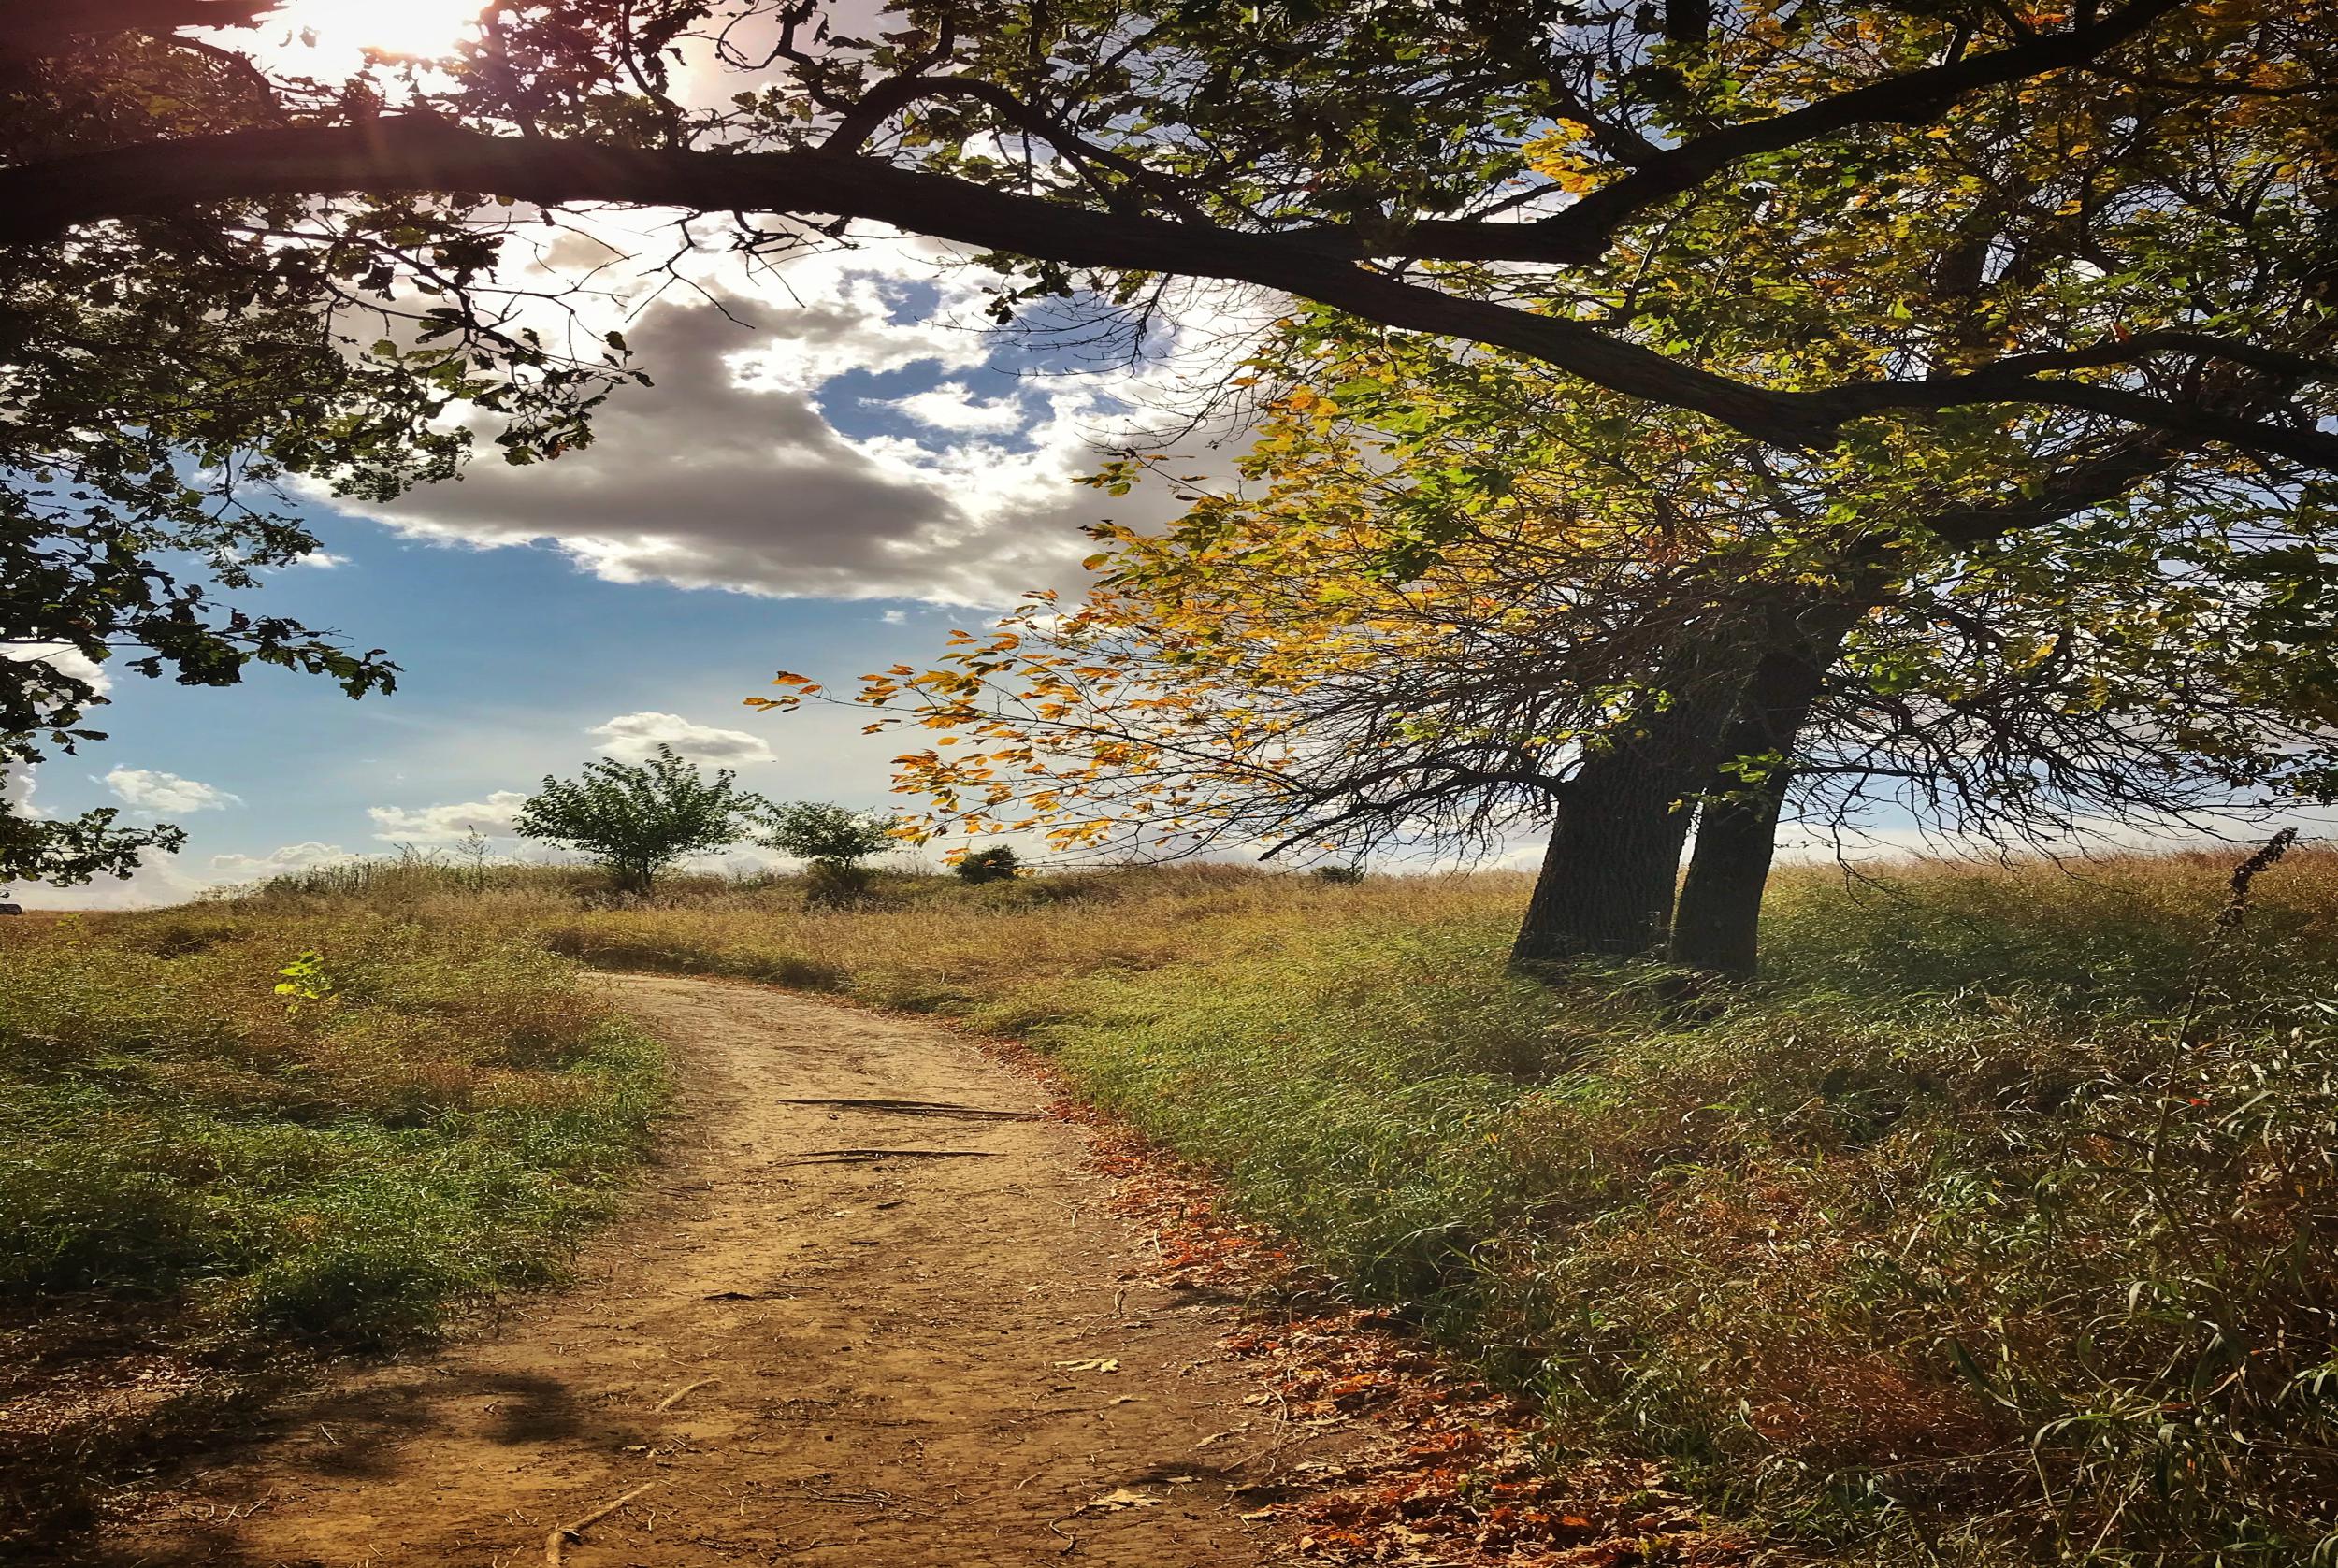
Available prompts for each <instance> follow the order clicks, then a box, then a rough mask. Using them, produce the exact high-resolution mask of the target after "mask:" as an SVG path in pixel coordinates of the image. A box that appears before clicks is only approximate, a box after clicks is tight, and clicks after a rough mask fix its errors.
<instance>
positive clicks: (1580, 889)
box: [1510, 638, 1742, 963]
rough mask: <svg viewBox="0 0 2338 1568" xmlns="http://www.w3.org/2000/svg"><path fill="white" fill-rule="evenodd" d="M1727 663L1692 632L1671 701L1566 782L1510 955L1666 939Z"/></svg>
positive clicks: (1652, 944)
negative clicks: (1695, 642)
mask: <svg viewBox="0 0 2338 1568" xmlns="http://www.w3.org/2000/svg"><path fill="white" fill-rule="evenodd" d="M1731 662H1732V659H1731V656H1730V655H1729V651H1728V650H1727V649H1726V647H1725V640H1723V639H1720V638H1706V639H1703V640H1700V641H1699V643H1698V645H1697V646H1696V648H1694V649H1693V650H1690V651H1688V653H1687V655H1686V656H1685V657H1684V659H1683V661H1682V668H1681V669H1679V670H1678V671H1676V674H1677V675H1678V677H1679V678H1678V679H1677V680H1675V681H1674V682H1672V683H1670V687H1671V691H1672V696H1671V698H1670V700H1669V701H1668V702H1667V703H1666V704H1665V705H1662V706H1653V707H1652V711H1651V712H1647V713H1645V714H1643V715H1642V716H1641V718H1640V719H1639V721H1638V724H1637V725H1634V726H1631V727H1630V730H1629V732H1627V733H1626V734H1625V735H1624V737H1623V738H1622V739H1620V740H1619V741H1617V742H1616V743H1615V745H1614V746H1613V747H1612V748H1611V749H1610V750H1608V751H1605V752H1601V753H1598V754H1597V755H1593V756H1590V757H1587V758H1585V759H1584V761H1583V764H1582V766H1581V768H1580V770H1578V771H1577V772H1576V774H1575V776H1574V777H1573V778H1572V779H1570V780H1569V781H1568V782H1567V785H1566V796H1565V798H1563V799H1562V801H1561V803H1560V807H1559V816H1558V821H1557V823H1556V824H1555V825H1554V826H1553V827H1552V828H1551V842H1550V847H1549V848H1548V849H1546V850H1545V851H1544V853H1543V859H1542V872H1541V874H1540V876H1538V877H1537V879H1536V882H1535V890H1534V895H1533V897H1532V898H1530V899H1528V900H1527V904H1526V917H1525V919H1524V920H1523V922H1522V923H1521V924H1520V927H1519V931H1518V941H1517V942H1516V943H1515V944H1513V945H1512V947H1511V949H1510V957H1511V958H1512V960H1513V961H1516V962H1521V963H1547V962H1551V961H1554V960H1559V959H1566V958H1571V957H1577V956H1578V955H1580V954H1586V953H1606V954H1618V955H1624V956H1631V955H1636V954H1641V953H1652V952H1655V951H1657V950H1659V949H1660V948H1662V947H1663V945H1664V942H1665V933H1666V930H1667V928H1668V927H1669V926H1670V925H1671V921H1672V895H1673V889H1674V887H1675V886H1676V885H1677V884H1678V882H1679V879H1680V874H1681V846H1682V844H1683V843H1684V842H1686V841H1687V838H1688V829H1689V820H1690V817H1691V815H1692V814H1693V810H1694V800H1695V798H1696V794H1697V792H1698V791H1699V790H1702V789H1703V788H1704V787H1705V782H1706V780H1707V779H1708V778H1709V777H1710V775H1711V773H1712V770H1713V769H1714V767H1715V766H1716V765H1717V764H1718V763H1719V761H1720V756H1719V754H1718V753H1717V752H1716V751H1715V747H1716V746H1718V745H1719V743H1720V741H1721V735H1722V730H1723V728H1724V726H1725V725H1726V723H1727V720H1728V717H1729V713H1730V712H1731V711H1732V710H1733V709H1734V708H1735V707H1736V705H1737V698H1738V689H1739V684H1740V682H1741V680H1742V677H1739V679H1738V680H1732V679H1731V678H1730V676H1729V673H1728V667H1729V665H1730V663H1731Z"/></svg>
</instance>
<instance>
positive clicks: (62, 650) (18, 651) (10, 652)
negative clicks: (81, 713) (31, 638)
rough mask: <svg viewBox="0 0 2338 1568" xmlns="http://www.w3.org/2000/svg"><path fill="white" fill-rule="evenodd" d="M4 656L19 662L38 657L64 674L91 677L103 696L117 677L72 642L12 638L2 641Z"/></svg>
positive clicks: (81, 677) (95, 688)
mask: <svg viewBox="0 0 2338 1568" xmlns="http://www.w3.org/2000/svg"><path fill="white" fill-rule="evenodd" d="M0 658H8V659H15V660H17V661H18V662H19V663H30V662H32V661H33V660H35V659H37V660H39V661H40V662H41V663H43V664H46V665H47V666H49V668H50V669H53V670H55V671H56V672H57V673H58V674H60V675H70V676H73V677H75V678H76V679H78V680H82V681H87V682H88V683H90V685H91V687H92V688H93V689H94V690H95V691H96V693H97V695H98V696H100V697H103V696H105V695H106V694H107V693H108V692H109V691H111V690H112V689H113V677H111V676H109V675H108V674H107V673H106V667H105V666H103V665H101V664H99V663H98V662H97V661H96V660H95V659H93V658H91V657H90V656H89V655H87V654H84V653H83V652H81V650H79V648H76V647H74V646H73V645H72V644H71V643H68V642H10V643H7V644H6V645H0Z"/></svg>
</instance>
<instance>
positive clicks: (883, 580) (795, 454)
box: [339, 252, 1178, 606]
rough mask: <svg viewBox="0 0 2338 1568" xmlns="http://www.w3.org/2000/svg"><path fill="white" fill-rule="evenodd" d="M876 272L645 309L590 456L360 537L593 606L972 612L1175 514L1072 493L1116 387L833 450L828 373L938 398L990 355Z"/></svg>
mask: <svg viewBox="0 0 2338 1568" xmlns="http://www.w3.org/2000/svg"><path fill="white" fill-rule="evenodd" d="M857 254H861V255H864V256H866V255H869V254H870V253H869V252H857ZM874 259H875V262H876V264H877V269H875V270H869V271H860V272H855V271H847V270H842V269H841V268H840V266H839V265H838V264H835V263H832V262H824V263H823V266H826V267H827V270H826V271H824V272H819V271H815V272H800V271H791V272H790V273H789V275H788V277H787V282H788V285H789V287H790V288H791V289H792V290H793V291H794V292H795V293H796V294H797V295H801V299H800V300H798V301H795V302H790V301H789V299H788V298H787V297H786V295H785V293H774V294H773V295H771V296H769V297H766V298H762V299H748V298H744V297H743V296H741V295H738V294H735V293H731V294H724V293H721V292H719V291H717V292H716V299H717V300H718V302H719V303H708V302H707V301H705V300H703V299H700V298H699V297H697V296H695V295H693V296H690V297H687V298H686V297H683V296H681V295H679V294H677V295H669V296H666V297H664V298H661V299H659V300H657V301H656V302H655V303H652V304H650V305H648V306H646V307H645V308H643V309H642V311H641V313H640V314H639V316H638V318H637V319H636V320H634V321H633V322H631V323H629V324H628V326H627V329H626V330H627V337H628V341H629V342H630V343H631V345H632V348H633V351H634V359H635V362H636V363H638V364H639V365H641V366H642V367H644V368H645V369H647V370H648V371H649V372H650V373H651V374H652V375H653V376H654V377H655V378H656V380H657V385H656V386H654V387H628V388H626V389H624V390H623V391H621V392H620V393H619V394H618V395H617V396H615V397H613V398H612V399H611V400H610V402H609V403H608V404H607V405H605V406H604V407H603V408H602V409H601V410H599V413H598V414H597V415H596V420H595V430H596V438H595V439H594V441H593V443H592V444H591V445H590V446H587V447H584V448H581V449H578V450H576V451H573V452H570V453H566V454H564V455H563V456H562V457H560V458H559V459H558V460H557V461H556V462H552V463H548V464H533V465H528V466H527V467H524V468H511V467H507V466H505V465H501V464H498V463H493V462H490V461H481V462H478V463H475V464H473V465H472V466H470V468H469V469H468V470H467V471H466V472H465V474H464V476H463V477H462V478H460V479H459V480H453V481H449V482H444V483H441V484H437V485H430V486H426V487H424V488H422V489H420V490H417V491H415V492H413V493H411V495H409V496H405V497H402V498H401V499H400V500H398V501H397V502H395V503H391V504H389V505H387V506H384V507H380V508H374V509H370V510H369V511H368V515H371V516H374V517H375V518H377V519H379V520H381V521H382V522H385V523H387V524H388V525H391V526H392V527H395V528H397V529H399V530H400V531H403V532H405V533H408V534H410V535H416V536H421V537H426V538H434V539H444V540H446V541H448V542H460V543H469V544H473V545H483V546H497V545H513V544H521V543H527V542H532V541H537V540H549V541H551V542H552V543H553V544H554V545H555V546H556V547H557V548H558V549H560V550H562V551H564V552H565V553H566V554H568V555H569V556H570V558H571V559H572V560H574V561H575V562H576V563H577V564H578V565H579V566H580V567H582V568H585V569H586V570H589V571H591V572H593V573H594V574H596V575H598V576H599V577H601V578H604V579H607V580H609V581H613V582H620V583H632V582H645V581H659V582H666V583H676V584H679V585H681V586H685V587H714V588H726V589H732V590H736V591H740V592H745V593H754V594H763V595H770V596H773V597H832V598H872V597H900V598H917V599H925V600H929V601H933V602H938V603H949V604H960V605H979V606H990V605H1000V604H1004V603H1008V602H1011V601H1012V600H1014V599H1015V598H1016V597H1018V596H1019V595H1020V594H1021V593H1022V592H1023V591H1024V590H1026V589H1028V588H1031V587H1033V586H1040V585H1059V586H1060V585H1063V584H1065V583H1069V582H1071V581H1073V580H1074V579H1075V577H1076V575H1077V562H1078V560H1079V558H1080V557H1081V556H1082V555H1083V554H1087V552H1088V550H1089V549H1090V545H1089V543H1088V541H1087V540H1086V539H1084V538H1083V537H1082V536H1081V534H1080V532H1079V528H1080V526H1081V525H1084V524H1087V523H1091V522H1093V521H1095V520H1096V519H1097V516H1098V514H1099V512H1100V511H1104V510H1109V511H1112V512H1113V513H1114V514H1115V516H1116V517H1117V519H1118V521H1121V522H1125V523H1131V524H1136V525H1143V524H1145V523H1147V522H1158V521H1161V520H1163V519H1165V518H1166V517H1168V516H1170V515H1173V514H1174V513H1175V511H1176V510H1178V509H1177V507H1176V504H1175V502H1174V500H1173V498H1172V497H1171V496H1169V494H1168V491H1167V487H1166V486H1143V487H1140V489H1139V490H1138V491H1137V492H1136V493H1135V494H1134V495H1133V496H1129V497H1126V498H1123V499H1121V500H1119V501H1118V502H1115V503H1112V504H1111V505H1110V506H1109V507H1108V508H1107V507H1106V506H1105V505H1104V503H1103V500H1102V497H1101V496H1099V495H1098V493H1097V492H1095V491H1093V490H1091V489H1088V488H1085V487H1082V486H1080V485H1077V484H1076V483H1075V479H1076V478H1077V477H1078V476H1080V475H1082V474H1084V473H1087V472H1090V471H1092V470H1093V468H1095V466H1096V463H1097V460H1098V453H1097V450H1096V447H1095V445H1094V438H1095V436H1096V433H1097V431H1098V430H1099V429H1102V428H1104V427H1107V426H1109V425H1112V424H1115V423H1116V422H1118V420H1120V419H1121V418H1122V417H1124V416H1123V415H1122V413H1121V412H1120V405H1119V404H1118V402H1117V401H1116V398H1117V396H1118V394H1119V393H1120V392H1122V391H1125V390H1126V387H1125V386H1121V385H1116V386H1114V387H1111V388H1107V387H1106V386H1105V384H1104V382H1103V381H1101V380H1098V379H1093V378H1085V377H1059V378H1035V379H1033V380H1032V381H1027V382H1025V383H1024V384H1023V386H1022V387H1021V388H1020V389H1018V391H1017V394H1016V395H1015V396H1012V397H1009V398H1004V399H1000V400H996V401H988V402H986V401H984V400H982V399H980V398H977V397H974V396H972V395H970V394H969V393H968V392H967V391H966V389H965V386H964V383H963V382H962V381H958V380H951V381H946V382H945V383H944V384H943V385H941V386H938V387H934V388H931V389H929V390H927V391H923V392H918V393H913V394H910V395H907V396H904V397H902V398H899V399H893V400H891V401H892V406H893V407H894V408H895V409H897V410H899V411H901V412H902V414H904V415H905V416H906V417H907V418H908V419H909V420H911V421H914V422H916V424H914V425H913V428H916V429H917V430H919V431H921V432H922V434H921V435H920V436H918V437H917V438H916V439H912V438H910V437H906V436H883V437H875V438H869V439H854V438H853V437H851V436H848V435H846V434H845V433H844V432H843V431H841V430H839V429H838V428H837V426H836V425H835V424H832V423H831V422H830V418H829V417H828V414H827V413H826V412H825V411H824V410H823V409H822V406H821V403H820V400H819V399H820V394H821V391H822V389H823V388H825V387H826V386H827V385H828V383H829V382H830V381H834V380H835V379H836V378H838V377H840V376H843V375H844V374H845V373H846V372H848V371H859V372H868V373H883V372H887V371H893V370H899V369H902V368H905V367H913V366H915V367H931V370H932V373H933V374H934V375H935V376H936V377H960V376H963V375H964V373H965V372H967V371H969V370H972V369H974V368H976V367H980V366H981V365H982V364H983V363H984V362H985V359H986V356H987V354H988V352H989V344H988V343H987V342H986V339H985V338H984V337H983V336H982V334H980V333H979V332H977V331H974V330H973V329H972V328H971V327H965V326H960V325H956V324H953V321H954V314H953V313H954V312H957V311H960V310H961V309H963V308H964V307H966V306H967V305H968V304H969V303H970V302H971V301H972V300H973V299H974V295H973V293H972V292H971V289H972V285H971V284H969V283H967V282H964V281H952V282H950V283H949V285H948V286H947V287H944V288H939V289H938V291H937V285H936V284H934V283H933V282H932V281H930V280H929V281H918V282H916V283H911V282H906V281H903V278H902V275H901V274H902V273H904V272H905V271H906V270H907V269H909V268H911V267H913V266H915V267H919V268H923V269H924V270H926V271H929V272H930V271H931V267H932V263H931V258H930V257H929V256H924V255H893V254H890V253H889V252H886V253H881V254H879V255H878V256H877V257H875V258H874ZM883 267H891V268H893V269H894V273H895V275H892V276H888V275H887V274H886V272H885V271H884V270H882V268H883ZM918 291H922V292H918ZM937 292H938V297H939V303H934V302H933V296H935V295H937ZM912 295H915V297H914V298H913V297H912ZM913 307H922V308H921V309H913ZM904 316H906V318H907V319H904ZM867 401H869V400H866V399H860V398H856V399H854V400H853V403H852V406H853V407H856V408H858V407H862V406H865V403H866V402H867ZM339 504H342V505H347V503H339Z"/></svg>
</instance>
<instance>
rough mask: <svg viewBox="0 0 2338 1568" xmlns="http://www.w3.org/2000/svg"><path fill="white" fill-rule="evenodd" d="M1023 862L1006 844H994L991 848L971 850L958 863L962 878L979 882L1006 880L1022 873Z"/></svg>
mask: <svg viewBox="0 0 2338 1568" xmlns="http://www.w3.org/2000/svg"><path fill="white" fill-rule="evenodd" d="M1022 869H1023V863H1022V862H1021V861H1020V860H1018V859H1017V858H1016V855H1015V851H1014V850H1012V849H1011V848H1009V847H1008V846H1006V845H1005V844H992V845H991V846H990V847H989V849H977V850H974V851H971V852H970V853H968V854H967V855H966V856H964V857H963V858H961V859H960V861H959V863H958V874H959V877H960V880H961V881H965V882H972V883H977V884H978V883H985V882H1005V881H1007V880H1008V879H1009V878H1011V877H1016V876H1019V875H1021V874H1022Z"/></svg>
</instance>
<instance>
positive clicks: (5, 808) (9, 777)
mask: <svg viewBox="0 0 2338 1568" xmlns="http://www.w3.org/2000/svg"><path fill="white" fill-rule="evenodd" d="M0 813H14V814H15V815H17V816H38V815H40V808H39V807H38V806H36V805H34V804H33V770H31V769H30V768H27V767H25V766H24V765H23V764H22V763H0Z"/></svg>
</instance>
